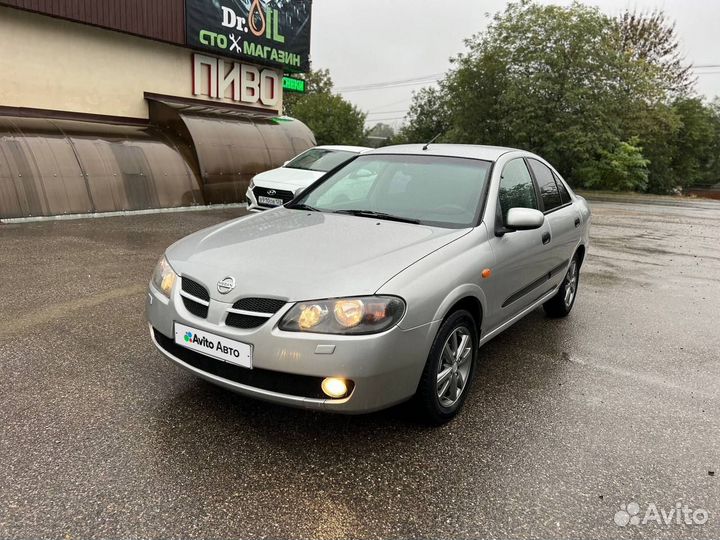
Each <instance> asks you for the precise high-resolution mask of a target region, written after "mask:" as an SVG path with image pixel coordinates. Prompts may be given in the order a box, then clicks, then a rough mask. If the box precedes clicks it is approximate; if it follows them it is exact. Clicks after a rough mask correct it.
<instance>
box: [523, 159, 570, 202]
mask: <svg viewBox="0 0 720 540" xmlns="http://www.w3.org/2000/svg"><path fill="white" fill-rule="evenodd" d="M528 163H530V168H531V169H532V172H533V174H534V175H535V180H537V183H538V187H539V188H540V197H541V198H542V202H543V206H544V207H545V211H546V212H547V211H549V210H552V209H553V208H557V207H558V206H562V205H563V201H562V198H561V197H560V191H559V190H558V187H557V184H556V183H555V177H554V176H553V173H552V171H551V170H550V169H549V168H548V166H547V165H544V164H543V163H540V162H539V161H538V160H536V159H528Z"/></svg>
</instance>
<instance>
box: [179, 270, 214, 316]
mask: <svg viewBox="0 0 720 540" xmlns="http://www.w3.org/2000/svg"><path fill="white" fill-rule="evenodd" d="M182 290H183V291H184V292H186V293H187V294H190V295H192V296H194V297H195V298H197V299H199V300H204V301H205V302H209V301H210V294H208V291H207V289H206V288H205V287H203V286H202V285H200V284H199V283H198V282H197V281H193V280H192V279H190V278H186V277H183V278H182ZM182 299H183V304H184V305H185V309H187V310H188V311H189V312H190V313H192V314H193V315H195V316H196V317H200V318H201V319H205V318H207V315H208V306H206V305H204V304H201V303H200V302H195V301H194V300H193V299H191V298H187V297H186V296H183V297H182Z"/></svg>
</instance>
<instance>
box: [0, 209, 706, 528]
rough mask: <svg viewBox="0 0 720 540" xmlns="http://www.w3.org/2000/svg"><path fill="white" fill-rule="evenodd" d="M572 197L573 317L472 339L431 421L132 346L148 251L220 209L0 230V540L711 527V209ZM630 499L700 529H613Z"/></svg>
mask: <svg viewBox="0 0 720 540" xmlns="http://www.w3.org/2000/svg"><path fill="white" fill-rule="evenodd" d="M592 208H593V212H594V217H593V227H592V242H593V243H592V245H591V248H590V252H589V255H588V257H587V260H586V263H585V265H584V267H583V269H582V273H581V281H580V290H579V297H578V300H577V302H576V304H575V308H574V310H573V313H572V314H571V315H570V317H569V318H567V319H565V320H550V319H547V318H546V317H545V316H544V315H543V312H542V310H538V311H536V312H534V313H532V314H531V315H529V316H528V317H526V318H525V319H524V320H523V321H521V322H519V323H518V324H516V325H515V326H514V327H513V328H512V329H510V330H509V331H506V332H505V333H504V334H502V335H500V336H499V337H497V338H496V339H494V340H492V341H491V342H489V343H488V344H487V345H486V346H485V347H484V348H483V349H482V351H481V364H480V365H479V368H478V370H477V372H476V378H475V380H474V384H473V387H472V389H471V394H470V395H469V399H468V401H467V403H466V405H465V409H464V410H463V412H462V414H461V415H460V416H459V417H458V418H457V419H456V420H455V421H454V422H452V423H450V424H449V425H446V426H444V427H442V428H439V429H432V428H428V427H424V426H422V425H420V424H418V423H417V422H416V420H415V419H414V416H413V414H412V410H411V409H410V408H409V407H408V406H407V405H405V406H399V407H396V408H393V409H390V410H388V411H383V412H380V413H376V414H372V415H368V416H358V417H348V416H332V415H326V414H321V413H313V412H306V411H301V410H294V409H289V408H284V407H280V406H274V405H269V404H266V403H262V402H257V401H253V400H250V399H246V398H242V397H239V396H237V395H235V394H232V393H230V392H228V391H225V390H222V389H220V388H217V387H214V386H212V385H210V384H207V383H205V382H202V381H200V380H198V379H196V378H194V377H192V376H191V375H189V374H188V373H185V372H183V371H181V370H180V369H179V368H176V367H175V366H173V365H171V364H170V363H169V362H167V361H165V360H164V359H163V358H162V357H161V356H160V354H159V353H157V352H155V351H154V350H153V347H152V345H151V343H150V340H149V338H148V335H147V328H146V326H145V322H144V319H143V309H144V308H143V302H144V295H145V288H146V284H147V281H148V278H149V275H150V272H151V270H152V268H153V266H154V264H155V262H156V260H157V258H158V257H159V256H160V254H161V253H162V252H163V250H164V248H165V247H166V246H167V245H169V244H170V243H171V242H172V241H174V240H175V239H178V238H180V237H182V236H184V235H186V234H187V233H190V232H192V231H195V230H197V229H200V228H202V227H205V226H208V225H211V224H214V223H217V222H219V221H222V220H225V219H229V218H232V217H235V216H237V215H239V214H241V213H242V212H243V211H242V210H222V211H206V212H190V213H174V214H158V215H146V216H132V217H117V218H104V219H94V220H79V221H58V222H44V223H25V224H11V225H8V224H5V225H0V278H1V280H0V368H1V369H2V371H1V372H0V537H3V538H6V537H8V538H10V537H12V538H37V537H49V538H63V539H71V538H110V537H113V538H230V537H233V538H262V537H271V538H285V537H287V538H416V537H424V538H475V537H494V538H717V537H720V331H719V326H718V325H719V324H720V249H719V247H720V226H719V224H720V203H719V204H717V205H715V204H707V203H702V204H693V203H687V204H683V205H681V206H677V207H676V206H673V207H669V206H659V205H654V204H649V205H639V204H616V203H608V202H596V203H592ZM630 502H636V503H637V504H638V505H639V507H640V508H641V511H640V514H639V516H640V517H643V516H644V515H645V510H646V508H647V507H648V505H650V504H651V503H652V504H655V505H656V507H657V509H658V511H660V510H665V511H666V512H667V511H669V510H671V509H672V508H674V507H675V505H676V503H681V504H686V505H688V507H690V508H691V509H692V510H695V509H703V510H707V512H708V515H709V518H708V521H707V522H706V523H705V524H704V525H698V524H693V525H683V524H677V523H675V522H673V523H672V524H670V525H658V524H657V523H656V522H650V523H646V524H644V525H643V524H640V525H637V526H634V525H628V526H626V527H620V526H618V525H616V523H615V522H614V518H615V515H616V513H617V512H618V511H619V510H620V505H621V504H627V503H630ZM631 508H632V507H631ZM622 517H623V514H620V515H619V518H622Z"/></svg>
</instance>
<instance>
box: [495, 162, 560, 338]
mask: <svg viewBox="0 0 720 540" xmlns="http://www.w3.org/2000/svg"><path fill="white" fill-rule="evenodd" d="M495 208H496V211H495V227H494V228H495V230H494V234H493V231H492V230H490V231H489V232H490V235H491V236H490V245H491V247H492V250H493V252H494V254H495V259H496V263H495V267H494V268H493V269H492V283H490V282H488V283H486V284H485V287H484V291H485V295H486V299H487V302H488V304H489V307H490V312H491V315H490V319H491V320H490V321H488V322H489V327H493V328H494V327H497V326H499V325H500V324H502V323H503V322H505V321H507V320H508V319H510V318H512V317H513V316H514V315H516V314H517V313H519V312H520V311H522V310H523V309H524V308H526V307H527V306H528V305H530V304H531V303H533V302H534V301H536V300H537V299H538V298H539V297H540V296H542V295H543V294H544V293H546V292H547V290H546V287H544V286H545V285H546V282H547V273H548V271H549V269H550V268H551V260H550V258H549V255H548V247H547V242H548V241H549V238H550V227H549V226H548V224H547V222H546V223H544V224H543V225H542V226H541V227H540V228H539V229H534V230H529V231H508V230H506V229H505V226H504V222H505V218H506V217H507V212H508V210H510V208H534V209H536V210H541V209H542V208H541V205H540V201H539V196H538V192H537V190H536V187H535V184H534V182H533V179H532V176H531V175H530V171H529V170H528V167H527V164H526V163H525V160H524V159H523V158H516V159H513V160H511V161H509V162H508V163H506V164H505V166H504V167H503V170H502V173H501V176H500V180H499V187H498V196H497V201H496V203H495ZM488 224H489V225H488V227H489V228H492V220H488Z"/></svg>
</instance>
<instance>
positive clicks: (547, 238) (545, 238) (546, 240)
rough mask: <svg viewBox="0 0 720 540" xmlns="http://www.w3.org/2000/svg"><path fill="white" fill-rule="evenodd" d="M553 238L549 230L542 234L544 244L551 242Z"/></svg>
mask: <svg viewBox="0 0 720 540" xmlns="http://www.w3.org/2000/svg"><path fill="white" fill-rule="evenodd" d="M551 239H552V237H551V236H550V233H549V232H546V233H543V235H542V241H543V244H549V243H550V240H551Z"/></svg>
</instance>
